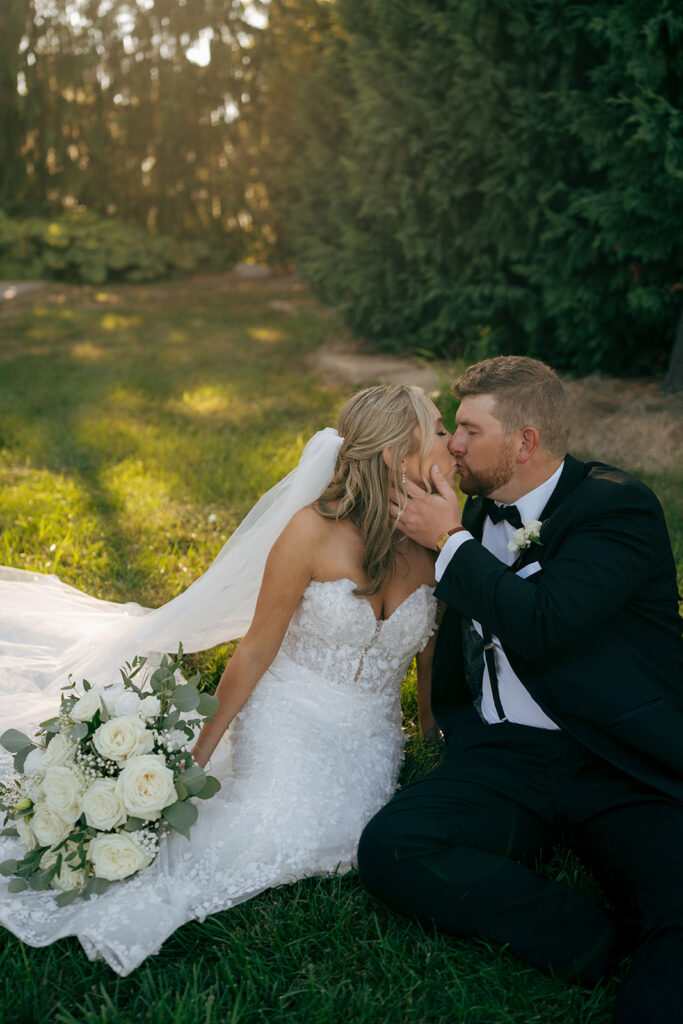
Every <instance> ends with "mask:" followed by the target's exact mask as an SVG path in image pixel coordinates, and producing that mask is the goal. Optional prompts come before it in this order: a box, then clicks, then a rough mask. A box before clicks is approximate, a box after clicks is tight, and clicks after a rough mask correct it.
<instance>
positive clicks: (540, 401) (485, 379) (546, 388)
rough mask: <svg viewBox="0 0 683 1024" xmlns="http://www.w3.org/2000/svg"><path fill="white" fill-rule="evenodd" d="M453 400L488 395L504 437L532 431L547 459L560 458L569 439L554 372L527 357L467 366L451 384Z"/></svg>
mask: <svg viewBox="0 0 683 1024" xmlns="http://www.w3.org/2000/svg"><path fill="white" fill-rule="evenodd" d="M453 394H454V395H455V396H456V397H457V398H465V397H466V396H468V395H492V396H493V398H494V399H495V402H496V405H495V408H494V410H493V415H494V416H495V417H496V419H498V420H500V422H501V424H502V427H503V430H504V432H505V433H506V434H512V433H514V431H516V430H521V429H522V428H523V427H536V429H537V430H538V433H539V437H540V441H541V444H542V445H543V447H544V448H545V449H546V451H547V452H549V453H550V454H551V455H555V456H560V455H564V454H565V452H566V451H567V440H568V437H569V409H568V405H567V396H566V394H565V390H564V388H563V387H562V382H561V381H560V378H559V377H558V376H557V374H556V373H555V371H554V370H552V369H551V368H550V367H549V366H546V364H545V363H542V362H540V360H538V359H531V358H530V357H529V356H494V358H493V359H484V360H482V362H480V363H474V365H473V366H468V367H467V369H466V370H465V372H464V373H463V374H461V375H460V377H458V379H457V380H456V381H455V383H454V384H453Z"/></svg>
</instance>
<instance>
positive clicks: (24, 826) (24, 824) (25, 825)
mask: <svg viewBox="0 0 683 1024" xmlns="http://www.w3.org/2000/svg"><path fill="white" fill-rule="evenodd" d="M14 827H15V828H16V830H17V832H18V833H19V838H20V839H21V841H22V843H23V844H24V846H25V847H26V849H27V850H35V848H36V846H37V845H38V842H37V840H36V837H35V836H34V834H33V829H32V828H31V825H30V824H29V822H28V821H27V820H26V818H25V817H24V815H23V814H22V816H21V817H20V818H16V819H15V821H14Z"/></svg>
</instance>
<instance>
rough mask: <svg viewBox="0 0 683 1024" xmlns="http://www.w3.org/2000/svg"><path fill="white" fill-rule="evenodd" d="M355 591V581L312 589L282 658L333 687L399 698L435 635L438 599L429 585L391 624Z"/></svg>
mask: <svg viewBox="0 0 683 1024" xmlns="http://www.w3.org/2000/svg"><path fill="white" fill-rule="evenodd" d="M355 588H356V584H355V583H354V582H353V581H352V580H350V579H339V580H332V581H329V582H318V581H315V580H314V581H312V582H311V583H309V585H308V587H307V588H306V590H305V592H304V594H303V597H302V598H301V601H300V602H299V605H298V606H297V608H296V611H295V612H294V615H293V616H292V621H291V623H290V626H289V629H288V631H287V634H286V636H285V639H284V641H283V643H282V647H281V651H280V654H281V655H283V656H285V657H288V658H291V660H292V661H295V662H297V663H298V664H300V665H302V666H303V667H305V668H307V669H310V670H312V671H314V672H316V673H317V674H319V675H320V676H323V677H324V678H325V679H326V680H327V682H328V683H336V684H337V685H338V686H340V687H344V688H347V687H349V686H350V687H352V688H353V689H355V690H356V691H359V690H360V691H372V692H373V693H381V692H386V693H391V694H394V693H395V692H396V686H397V683H400V681H401V680H402V679H403V677H404V675H405V674H406V672H407V670H408V667H409V665H410V662H411V660H412V658H413V657H414V656H415V654H416V653H417V652H418V651H420V650H422V649H423V648H424V647H425V645H426V643H427V641H428V640H429V638H430V636H431V635H432V633H433V631H434V621H435V614H436V598H435V597H434V595H433V590H432V588H431V587H429V586H427V585H426V584H425V585H423V586H421V587H418V588H417V590H414V591H413V592H412V594H409V595H408V597H407V598H406V599H405V600H404V601H403V602H402V604H400V605H399V606H398V608H395V609H394V611H393V613H392V614H391V615H390V616H389V617H388V618H387V619H376V618H375V613H374V611H373V609H372V605H371V604H370V602H369V601H367V600H365V599H363V598H358V597H354V594H353V591H354V590H355Z"/></svg>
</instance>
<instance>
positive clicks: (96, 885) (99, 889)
mask: <svg viewBox="0 0 683 1024" xmlns="http://www.w3.org/2000/svg"><path fill="white" fill-rule="evenodd" d="M106 888H107V879H106V878H97V876H96V875H91V876H90V878H89V879H88V881H87V884H86V886H85V888H84V889H83V890H81V895H82V896H83V898H84V899H86V900H89V899H90V897H91V896H99V895H101V893H103V892H104V890H105V889H106Z"/></svg>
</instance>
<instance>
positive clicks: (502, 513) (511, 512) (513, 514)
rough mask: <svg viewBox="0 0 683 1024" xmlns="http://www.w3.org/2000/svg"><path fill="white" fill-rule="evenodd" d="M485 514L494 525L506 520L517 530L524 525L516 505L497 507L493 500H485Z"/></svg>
mask: <svg viewBox="0 0 683 1024" xmlns="http://www.w3.org/2000/svg"><path fill="white" fill-rule="evenodd" d="M484 512H485V513H486V515H487V516H488V517H489V519H490V520H491V522H492V523H499V522H500V521H501V520H502V519H505V520H506V522H508V523H510V525H511V526H514V528H515V529H516V530H519V528H520V527H521V526H523V525H524V524H523V523H522V517H521V516H520V514H519V509H518V508H517V506H516V505H496V503H495V501H494V500H493V498H484Z"/></svg>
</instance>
